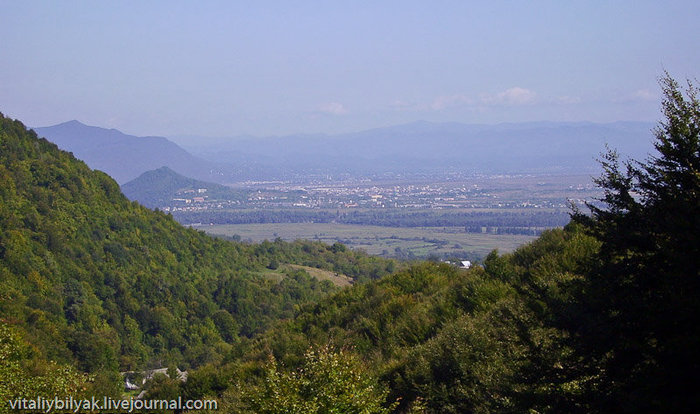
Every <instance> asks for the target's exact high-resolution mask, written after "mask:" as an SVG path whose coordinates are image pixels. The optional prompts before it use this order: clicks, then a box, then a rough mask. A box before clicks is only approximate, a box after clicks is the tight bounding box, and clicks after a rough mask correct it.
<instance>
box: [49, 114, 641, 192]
mask: <svg viewBox="0 0 700 414" xmlns="http://www.w3.org/2000/svg"><path fill="white" fill-rule="evenodd" d="M653 126H654V125H653V124H651V123H644V122H614V123H607V124H597V123H590V122H529V123H508V124H497V125H484V124H461V123H457V122H451V123H431V122H425V121H418V122H413V123H410V124H404V125H397V126H391V127H384V128H375V129H370V130H366V131H360V132H356V133H348V134H340V135H293V136H283V137H258V138H255V137H239V138H230V139H227V138H220V139H205V138H202V139H201V140H197V141H198V142H199V144H194V145H193V144H190V145H188V146H186V148H187V149H188V150H189V151H191V152H192V153H194V154H196V155H192V153H190V152H188V151H186V150H185V149H183V148H182V147H180V146H178V145H177V144H175V143H173V142H171V141H169V140H168V139H166V138H163V137H135V136H131V135H126V134H123V133H121V132H119V131H117V130H115V129H104V128H98V127H91V126H87V125H83V124H81V123H80V122H77V121H70V122H66V123H63V124H59V125H54V126H51V127H44V128H36V132H37V133H38V134H39V135H40V136H45V137H46V138H48V139H49V140H51V141H53V142H55V143H56V144H58V145H59V147H61V148H63V149H65V150H68V151H71V152H73V153H74V154H75V155H76V156H77V157H78V158H80V159H83V160H84V161H85V162H86V163H87V164H88V165H89V166H90V167H92V168H95V169H100V170H102V171H104V172H106V173H107V174H109V175H111V176H112V177H114V178H115V179H116V180H117V181H118V182H119V183H120V184H124V183H126V182H127V181H130V180H133V179H135V178H136V177H138V176H139V175H141V174H143V173H144V172H146V171H151V170H155V169H157V168H160V167H162V166H167V167H168V168H170V169H171V170H173V171H174V172H176V173H178V174H181V175H184V176H186V177H192V178H195V179H198V180H203V181H209V182H216V183H233V182H238V181H245V180H286V179H298V178H300V177H305V178H308V177H309V176H311V175H315V176H319V175H332V176H335V175H338V174H349V175H354V176H368V175H376V174H379V175H382V174H387V173H390V174H398V175H401V176H410V175H415V174H425V173H429V174H442V173H454V172H464V173H476V174H502V173H543V174H557V173H595V172H596V171H597V169H598V164H597V162H596V158H597V157H598V155H599V154H600V152H601V148H604V147H605V144H608V145H609V146H610V147H611V148H616V149H618V150H619V152H620V153H621V154H622V155H623V156H629V157H632V158H636V159H644V158H646V156H647V154H649V153H651V152H652V151H653V146H652V145H651V141H652V138H653V134H652V132H651V130H652V128H653Z"/></svg>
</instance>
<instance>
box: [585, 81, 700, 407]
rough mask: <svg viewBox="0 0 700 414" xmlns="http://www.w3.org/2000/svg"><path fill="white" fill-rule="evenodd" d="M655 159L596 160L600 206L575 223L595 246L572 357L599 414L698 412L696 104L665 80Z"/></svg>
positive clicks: (699, 150) (611, 156)
mask: <svg viewBox="0 0 700 414" xmlns="http://www.w3.org/2000/svg"><path fill="white" fill-rule="evenodd" d="M660 84H661V87H662V90H663V93H664V101H663V104H662V108H663V115H664V120H663V121H662V122H661V123H660V124H659V126H658V127H657V128H656V129H655V131H654V132H655V137H656V139H655V143H654V146H655V148H656V150H657V151H658V155H656V156H651V157H649V158H648V159H647V160H645V161H644V162H638V161H626V162H623V163H622V165H620V164H621V163H620V161H619V157H618V155H617V153H616V152H614V151H608V153H607V154H605V155H604V156H603V159H602V162H601V163H602V166H603V169H604V172H603V175H602V176H601V177H600V178H598V179H597V180H596V183H597V184H598V185H599V186H600V187H602V188H603V190H604V196H603V197H602V198H601V200H600V201H602V202H603V204H604V205H603V206H596V205H590V206H589V207H590V209H591V212H592V216H591V217H590V218H589V217H586V216H584V215H582V214H575V216H574V218H575V220H577V221H579V222H583V223H585V224H586V225H587V226H588V228H589V229H590V231H591V232H592V234H594V235H595V236H596V237H597V238H598V239H599V240H600V241H601V242H602V247H601V253H600V258H599V263H598V265H597V269H596V270H595V271H594V272H593V273H592V275H591V277H590V278H589V279H588V283H587V285H586V286H585V289H584V292H585V293H584V295H583V297H582V300H581V309H580V315H582V319H581V320H580V323H581V325H580V326H581V328H580V329H578V338H579V339H580V341H581V342H580V349H581V350H582V351H583V356H584V358H585V359H586V360H588V361H594V362H593V363H591V364H590V366H591V367H592V368H593V369H594V370H595V371H596V373H595V374H594V375H595V376H596V380H595V381H591V382H590V383H591V384H595V385H594V386H593V387H594V388H595V389H592V390H590V391H591V392H592V394H590V398H591V399H592V400H594V401H595V402H594V403H593V407H594V408H596V409H597V410H598V411H603V412H625V411H627V412H639V411H665V412H682V411H689V410H690V411H694V410H697V409H698V408H700V393H698V392H697V390H698V380H697V375H698V372H699V371H700V352H698V350H699V349H700V330H699V329H698V327H699V326H700V272H699V268H700V266H699V263H698V261H699V260H700V243H699V242H698V241H699V240H698V237H699V235H700V198H699V197H700V145H699V135H700V102H699V101H698V97H697V92H698V90H697V87H696V86H695V85H694V84H693V83H692V82H690V81H688V85H687V88H684V89H683V88H681V87H680V86H679V85H678V83H677V82H676V81H675V80H673V79H672V78H671V77H670V76H669V75H668V74H666V75H665V76H664V77H663V78H661V80H660Z"/></svg>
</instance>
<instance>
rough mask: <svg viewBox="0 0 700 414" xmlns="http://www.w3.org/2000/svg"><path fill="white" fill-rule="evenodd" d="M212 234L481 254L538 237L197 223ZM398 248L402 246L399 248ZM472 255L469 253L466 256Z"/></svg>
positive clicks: (401, 251) (456, 230)
mask: <svg viewBox="0 0 700 414" xmlns="http://www.w3.org/2000/svg"><path fill="white" fill-rule="evenodd" d="M195 228H196V229H198V230H204V231H205V232H207V233H209V234H212V235H225V236H234V235H238V236H240V237H241V239H243V240H250V241H253V242H260V241H263V240H274V239H276V238H278V237H279V238H281V239H282V240H287V241H292V240H296V239H308V240H319V241H323V242H325V243H329V244H332V243H335V242H340V243H343V244H345V245H347V246H349V247H351V248H353V249H362V250H364V251H366V252H367V253H369V254H374V255H381V256H402V257H406V256H407V255H413V256H415V257H417V258H425V257H428V256H429V255H433V254H434V255H438V256H441V257H442V256H445V255H454V256H457V257H463V258H480V257H483V256H485V255H487V254H488V253H489V252H490V251H491V250H493V249H498V250H499V251H501V252H509V251H512V250H514V249H515V248H516V247H518V246H520V245H522V244H525V243H527V242H529V241H531V240H534V239H535V237H534V236H524V235H500V234H498V235H496V234H474V233H466V232H465V230H464V228H463V227H379V226H360V225H348V224H332V223H279V224H276V223H267V224H227V225H208V226H207V225H204V226H195ZM397 249H398V250H397ZM466 256H469V257H466Z"/></svg>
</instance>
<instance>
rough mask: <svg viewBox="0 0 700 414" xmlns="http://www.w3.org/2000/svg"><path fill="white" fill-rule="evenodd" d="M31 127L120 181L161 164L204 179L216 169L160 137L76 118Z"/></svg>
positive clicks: (131, 178)
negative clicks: (127, 132) (130, 133)
mask: <svg viewBox="0 0 700 414" xmlns="http://www.w3.org/2000/svg"><path fill="white" fill-rule="evenodd" d="M34 130H35V131H36V133H37V134H38V135H39V136H42V137H45V138H47V139H48V140H50V141H52V142H53V143H55V144H56V145H58V147H59V148H61V149H63V150H65V151H70V152H72V153H73V154H74V155H75V156H76V157H77V158H79V159H82V160H84V161H85V162H86V163H87V164H88V165H89V166H90V167H91V168H93V169H97V170H101V171H104V172H106V173H107V174H109V175H110V176H111V177H112V178H114V179H115V180H116V181H117V182H119V183H120V184H122V183H125V182H127V181H129V180H133V179H134V178H136V177H138V176H139V175H141V174H142V173H144V172H146V171H149V170H154V169H156V168H160V167H163V166H167V167H170V168H172V169H174V170H176V171H178V172H179V173H181V174H184V175H186V176H189V177H197V178H203V179H207V178H211V176H212V171H213V170H215V169H216V166H215V165H214V164H213V163H210V162H208V161H205V160H203V159H201V158H198V157H195V156H193V155H192V154H190V153H189V152H187V151H185V150H184V149H182V148H181V147H179V146H178V145H177V144H175V143H173V142H172V141H169V140H168V139H167V138H163V137H136V136H132V135H127V134H124V133H122V132H120V131H117V130H116V129H105V128H99V127H94V126H88V125H84V124H82V123H80V122H78V121H69V122H64V123H62V124H58V125H54V126H50V127H43V128H35V129H34Z"/></svg>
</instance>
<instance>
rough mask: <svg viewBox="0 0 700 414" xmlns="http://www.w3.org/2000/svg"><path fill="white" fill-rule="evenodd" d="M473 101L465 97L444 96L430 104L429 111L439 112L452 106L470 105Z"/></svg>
mask: <svg viewBox="0 0 700 414" xmlns="http://www.w3.org/2000/svg"><path fill="white" fill-rule="evenodd" d="M472 103H473V101H472V100H471V99H470V98H468V97H467V96H465V95H461V94H458V95H446V96H438V97H437V98H435V99H434V100H433V102H432V103H431V104H430V109H432V110H433V111H441V110H443V109H446V108H451V107H454V106H461V105H470V104H472Z"/></svg>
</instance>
